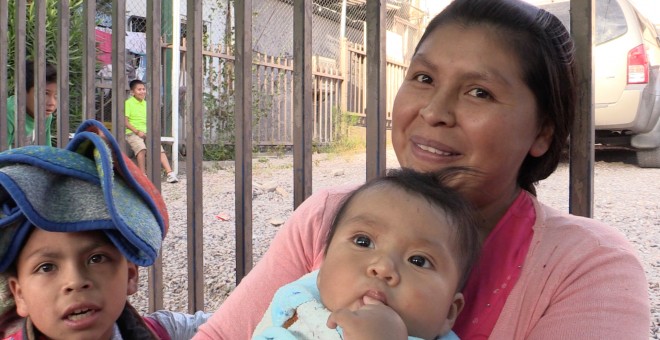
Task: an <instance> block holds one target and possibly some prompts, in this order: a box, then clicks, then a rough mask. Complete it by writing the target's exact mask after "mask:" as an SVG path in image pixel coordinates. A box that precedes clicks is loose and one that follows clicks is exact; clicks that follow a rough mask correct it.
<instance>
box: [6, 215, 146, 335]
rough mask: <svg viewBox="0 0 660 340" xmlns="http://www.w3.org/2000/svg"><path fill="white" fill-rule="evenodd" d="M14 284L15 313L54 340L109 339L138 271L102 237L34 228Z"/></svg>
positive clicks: (12, 280)
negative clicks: (30, 321) (28, 320)
mask: <svg viewBox="0 0 660 340" xmlns="http://www.w3.org/2000/svg"><path fill="white" fill-rule="evenodd" d="M16 268H17V276H16V277H11V278H9V287H10V289H11V292H12V294H13V295H14V299H15V300H16V310H17V312H18V314H19V315H21V316H22V317H28V316H29V317H30V319H31V320H32V322H33V323H34V325H35V326H36V327H37V329H39V331H41V332H42V333H44V335H46V336H47V337H48V338H50V339H110V337H111V335H112V328H113V325H114V323H115V321H116V320H117V319H118V318H119V315H120V314H121V312H122V310H123V308H124V305H125V304H126V297H127V296H128V295H130V294H133V293H135V291H136V290H137V267H136V266H135V265H134V264H132V263H129V262H128V261H127V260H126V258H125V257H124V256H123V255H122V254H121V253H120V252H119V250H118V249H117V248H116V247H115V246H114V245H113V244H112V243H111V242H110V241H109V240H108V239H107V237H106V236H105V235H104V234H103V233H102V232H100V231H88V232H75V233H74V232H67V233H55V232H47V231H43V230H41V229H37V228H35V229H34V230H33V231H32V234H31V235H30V237H29V238H28V240H27V242H26V243H25V246H24V247H23V249H22V250H21V252H20V254H19V256H18V258H17V260H16Z"/></svg>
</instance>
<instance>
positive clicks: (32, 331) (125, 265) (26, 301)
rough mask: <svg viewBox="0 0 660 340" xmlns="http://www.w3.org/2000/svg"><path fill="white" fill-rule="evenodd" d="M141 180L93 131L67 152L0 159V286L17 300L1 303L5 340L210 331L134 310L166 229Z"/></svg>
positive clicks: (173, 316) (96, 126)
mask: <svg viewBox="0 0 660 340" xmlns="http://www.w3.org/2000/svg"><path fill="white" fill-rule="evenodd" d="M99 135H100V136H99ZM137 174H139V170H138V169H137V167H136V166H135V165H134V164H133V163H132V162H131V161H130V160H128V158H126V157H125V156H124V155H123V154H122V153H121V152H120V151H119V147H118V145H117V143H116V141H115V140H114V138H113V137H112V135H111V134H110V133H109V132H108V131H107V130H106V129H105V128H104V127H103V125H102V124H101V123H99V122H97V121H87V122H85V123H83V125H81V127H80V128H78V131H76V134H75V137H74V139H73V140H72V141H71V142H70V143H69V145H68V146H67V149H58V148H52V147H46V146H26V147H22V148H16V149H12V150H9V151H5V152H3V153H0V205H2V207H3V209H2V210H1V212H0V272H1V273H2V278H3V279H4V280H6V282H2V280H0V283H2V284H3V285H5V286H4V287H3V288H5V289H6V288H9V290H10V291H11V295H10V296H6V295H5V296H0V299H1V300H2V302H3V304H5V306H3V307H4V310H2V311H0V312H2V313H0V335H1V336H2V337H6V338H7V339H15V340H19V339H42V338H46V339H101V340H110V339H189V338H190V337H192V335H193V334H194V333H195V332H196V331H197V327H198V326H199V325H201V324H202V323H203V322H205V321H206V319H207V318H208V317H209V315H208V314H204V313H202V312H198V313H196V314H195V315H186V314H181V313H171V312H165V311H161V312H157V313H154V314H153V315H150V316H147V317H142V316H140V315H139V314H138V312H137V311H136V310H135V309H134V308H133V307H132V306H131V305H130V304H129V303H128V300H127V298H128V296H129V295H131V294H134V293H135V292H136V291H137V283H138V268H137V266H138V265H141V266H149V265H151V264H153V262H154V260H155V259H156V257H157V256H158V252H159V250H160V247H161V243H162V240H163V238H164V237H165V234H166V232H167V229H168V215H167V210H166V207H165V203H164V201H163V199H162V197H161V195H160V193H159V192H158V191H157V190H156V188H155V187H154V186H153V184H152V183H151V182H150V181H149V180H148V179H147V178H146V177H145V176H142V175H137ZM8 301H9V302H12V303H11V304H9V305H6V304H7V302H8ZM17 325H18V327H16V326H17Z"/></svg>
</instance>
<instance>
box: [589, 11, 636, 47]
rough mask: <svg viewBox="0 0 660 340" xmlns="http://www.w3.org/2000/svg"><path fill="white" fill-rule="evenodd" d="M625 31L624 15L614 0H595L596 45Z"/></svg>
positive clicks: (626, 28)
mask: <svg viewBox="0 0 660 340" xmlns="http://www.w3.org/2000/svg"><path fill="white" fill-rule="evenodd" d="M627 31H628V25H627V24H626V17H625V15H624V14H623V10H622V9H621V6H619V3H618V2H617V1H616V0H598V1H596V45H598V44H602V43H604V42H608V41H610V40H613V39H616V38H618V37H620V36H622V35H624V34H626V32H627Z"/></svg>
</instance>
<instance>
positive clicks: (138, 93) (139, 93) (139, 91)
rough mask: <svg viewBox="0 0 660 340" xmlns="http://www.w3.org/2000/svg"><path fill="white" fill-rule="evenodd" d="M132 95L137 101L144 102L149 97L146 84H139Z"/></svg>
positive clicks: (132, 91)
mask: <svg viewBox="0 0 660 340" xmlns="http://www.w3.org/2000/svg"><path fill="white" fill-rule="evenodd" d="M131 93H132V94H133V97H135V99H137V100H139V101H143V100H144V98H146V97H147V88H146V87H145V86H144V84H137V85H135V86H134V87H133V89H132V90H131Z"/></svg>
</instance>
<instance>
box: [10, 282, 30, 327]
mask: <svg viewBox="0 0 660 340" xmlns="http://www.w3.org/2000/svg"><path fill="white" fill-rule="evenodd" d="M7 284H8V285H9V290H10V291H11V295H13V296H14V302H15V303H16V313H17V314H18V315H20V316H21V317H24V318H27V317H28V316H29V315H30V313H29V310H28V306H27V303H26V302H25V299H24V298H23V291H22V290H21V284H20V283H19V282H18V278H16V277H13V276H10V277H8V278H7Z"/></svg>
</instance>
